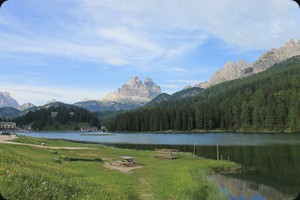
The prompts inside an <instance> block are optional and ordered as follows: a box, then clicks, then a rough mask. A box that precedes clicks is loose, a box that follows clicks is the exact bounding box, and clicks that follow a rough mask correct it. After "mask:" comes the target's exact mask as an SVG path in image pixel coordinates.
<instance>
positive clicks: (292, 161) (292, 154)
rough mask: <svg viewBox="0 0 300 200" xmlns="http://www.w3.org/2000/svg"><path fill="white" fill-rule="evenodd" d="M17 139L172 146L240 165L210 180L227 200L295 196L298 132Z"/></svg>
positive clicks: (144, 147) (299, 169)
mask: <svg viewBox="0 0 300 200" xmlns="http://www.w3.org/2000/svg"><path fill="white" fill-rule="evenodd" d="M18 134H20V135H26V136H32V137H43V138H49V139H65V140H72V141H81V142H92V143H101V144H106V145H111V146H116V147H120V148H132V149H141V150H153V149H155V148H177V149H179V150H180V151H184V152H193V148H194V145H196V146H195V147H196V154H197V155H199V156H202V157H206V158H211V159H216V145H217V144H218V145H219V152H220V156H221V155H222V158H223V159H226V160H227V159H228V158H229V159H230V161H234V162H236V163H239V164H241V165H242V166H243V172H240V173H235V174H229V175H214V176H213V179H214V180H215V181H216V182H217V183H218V185H219V187H220V189H221V190H222V191H223V192H225V193H227V194H228V196H229V197H230V199H231V200H244V199H249V200H264V199H272V200H277V199H278V200H284V199H287V200H289V199H293V197H295V196H297V195H298V193H299V192H300V180H299V177H300V153H299V152H300V135H299V134H277V133H276V134H254V133H251V134H240V133H201V134H187V133H181V134H165V133H120V134H110V133H104V134H103V135H102V133H100V132H97V133H82V132H62V133H48V132H47V133H42V132H39V133H28V132H26V133H18Z"/></svg>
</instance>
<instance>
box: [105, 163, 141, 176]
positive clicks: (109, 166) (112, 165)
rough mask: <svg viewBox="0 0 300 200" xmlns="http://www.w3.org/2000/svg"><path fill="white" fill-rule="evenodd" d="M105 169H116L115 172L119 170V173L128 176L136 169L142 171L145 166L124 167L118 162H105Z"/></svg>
mask: <svg viewBox="0 0 300 200" xmlns="http://www.w3.org/2000/svg"><path fill="white" fill-rule="evenodd" d="M104 167H105V168H107V169H114V170H118V171H119V172H122V173H125V174H128V173H131V172H132V170H135V169H140V168H142V167H143V166H141V165H138V166H123V165H119V164H117V163H116V162H104Z"/></svg>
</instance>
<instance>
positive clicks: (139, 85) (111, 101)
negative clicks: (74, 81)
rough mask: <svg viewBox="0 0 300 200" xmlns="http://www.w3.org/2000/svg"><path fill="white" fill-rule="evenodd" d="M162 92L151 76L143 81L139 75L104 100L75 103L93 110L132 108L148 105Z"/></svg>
mask: <svg viewBox="0 0 300 200" xmlns="http://www.w3.org/2000/svg"><path fill="white" fill-rule="evenodd" d="M160 93H161V89H160V86H158V85H157V84H155V83H154V82H153V81H152V80H151V79H150V78H146V79H145V80H144V82H142V81H141V80H140V79H139V78H138V77H137V76H133V77H132V78H131V79H130V80H129V81H128V83H126V84H124V85H123V86H122V87H121V88H119V89H118V90H117V91H116V92H113V93H110V94H108V95H106V96H105V97H104V98H103V99H102V100H87V101H82V102H77V103H75V104H74V105H76V106H80V107H82V108H85V109H87V110H89V111H92V112H97V111H119V110H132V109H135V108H138V107H140V106H144V105H146V103H148V102H149V101H151V100H152V99H153V98H155V97H156V96H158V95H159V94H160Z"/></svg>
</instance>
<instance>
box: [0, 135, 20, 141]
mask: <svg viewBox="0 0 300 200" xmlns="http://www.w3.org/2000/svg"><path fill="white" fill-rule="evenodd" d="M15 138H17V136H16V135H0V142H1V141H9V140H13V139H15Z"/></svg>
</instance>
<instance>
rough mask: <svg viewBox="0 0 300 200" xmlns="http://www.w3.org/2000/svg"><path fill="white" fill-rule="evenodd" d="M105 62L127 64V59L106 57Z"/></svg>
mask: <svg viewBox="0 0 300 200" xmlns="http://www.w3.org/2000/svg"><path fill="white" fill-rule="evenodd" d="M105 62H106V63H108V64H111V65H116V66H122V65H128V64H129V61H127V60H125V59H122V58H108V59H106V60H105Z"/></svg>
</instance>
